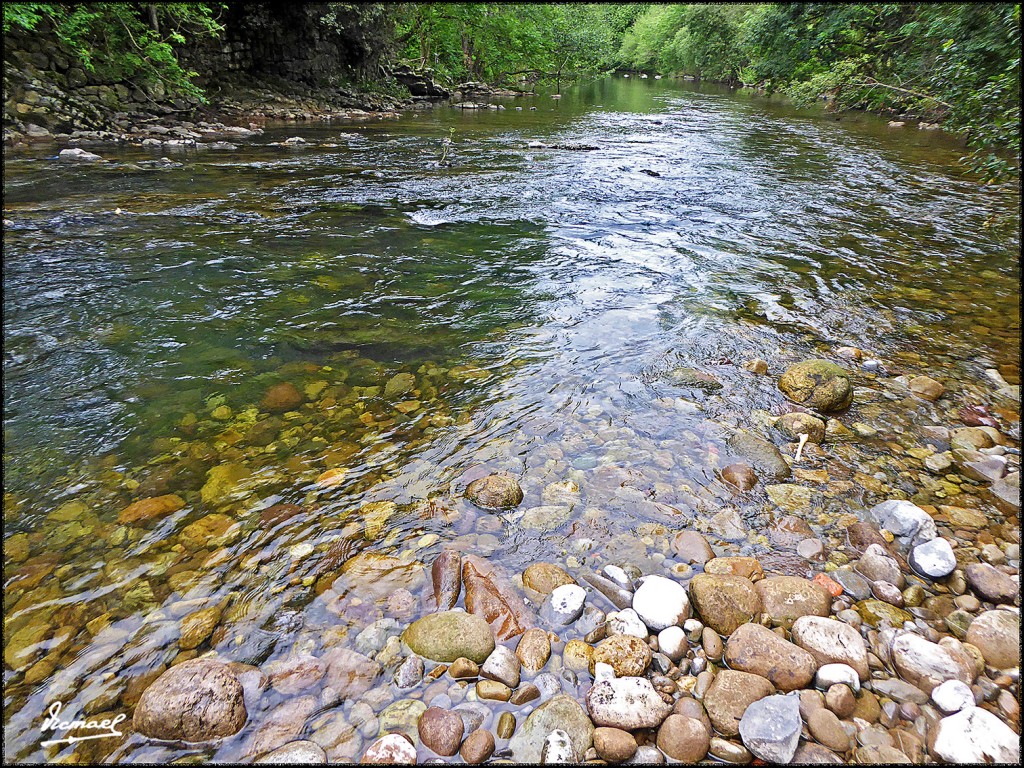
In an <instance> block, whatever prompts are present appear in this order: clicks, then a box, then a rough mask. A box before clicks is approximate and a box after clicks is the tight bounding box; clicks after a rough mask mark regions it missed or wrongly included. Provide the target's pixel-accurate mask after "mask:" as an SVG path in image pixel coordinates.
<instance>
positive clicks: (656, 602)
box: [633, 576, 690, 632]
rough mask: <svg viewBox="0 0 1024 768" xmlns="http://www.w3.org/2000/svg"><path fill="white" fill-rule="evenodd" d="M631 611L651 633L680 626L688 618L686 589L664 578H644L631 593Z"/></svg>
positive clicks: (688, 609)
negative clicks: (634, 612)
mask: <svg viewBox="0 0 1024 768" xmlns="http://www.w3.org/2000/svg"><path fill="white" fill-rule="evenodd" d="M633 610H634V611H636V614H637V616H639V617H640V620H641V621H643V623H644V624H646V625H647V627H648V628H649V629H650V630H651V631H652V632H660V631H661V630H663V629H665V628H667V627H673V626H682V624H683V622H684V621H686V620H687V619H688V618H690V600H689V598H688V597H687V596H686V588H685V587H683V585H682V584H680V583H679V582H677V581H673V580H672V579H667V578H665V577H664V576H645V577H644V578H643V579H642V580H641V582H640V586H639V587H638V588H637V590H636V592H634V593H633Z"/></svg>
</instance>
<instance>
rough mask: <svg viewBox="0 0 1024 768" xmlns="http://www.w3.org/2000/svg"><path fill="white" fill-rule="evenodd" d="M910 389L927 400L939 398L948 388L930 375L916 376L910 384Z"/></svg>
mask: <svg viewBox="0 0 1024 768" xmlns="http://www.w3.org/2000/svg"><path fill="white" fill-rule="evenodd" d="M908 387H909V388H910V391H911V392H913V393H914V394H915V395H917V396H918V397H921V398H924V399H925V400H938V399H939V398H940V397H942V395H943V394H944V393H945V391H946V388H945V387H944V386H942V384H941V383H939V382H937V381H936V380H935V379H933V378H931V377H929V376H915V377H914V378H912V379H911V380H910V383H909V384H908Z"/></svg>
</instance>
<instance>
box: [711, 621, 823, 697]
mask: <svg viewBox="0 0 1024 768" xmlns="http://www.w3.org/2000/svg"><path fill="white" fill-rule="evenodd" d="M725 660H726V663H728V665H729V667H730V668H731V669H736V670H739V671H740V672H750V673H751V674H754V675H760V676H761V677H764V678H766V679H767V680H768V681H769V682H771V683H772V685H774V686H775V687H776V688H777V689H778V690H780V691H795V690H797V689H799V688H803V687H805V686H806V685H808V684H809V683H810V682H811V680H813V679H814V673H815V672H816V671H817V670H818V664H817V662H816V661H815V660H814V657H813V656H812V655H811V654H810V653H808V652H807V651H805V650H804V649H803V648H800V647H799V646H797V645H794V644H793V643H791V642H789V641H788V640H784V639H782V638H781V637H779V636H778V635H777V634H775V633H774V632H772V631H771V630H770V629H767V628H766V627H762V626H761V625H760V624H744V625H743V626H741V627H739V628H737V629H736V630H735V631H734V632H733V633H732V635H731V636H730V637H729V642H728V644H727V645H726V648H725Z"/></svg>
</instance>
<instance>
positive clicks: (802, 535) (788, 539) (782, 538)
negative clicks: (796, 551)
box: [768, 515, 814, 547]
mask: <svg viewBox="0 0 1024 768" xmlns="http://www.w3.org/2000/svg"><path fill="white" fill-rule="evenodd" d="M809 536H814V531H813V530H812V529H811V526H809V525H808V524H807V521H806V520H804V519H803V518H802V517H797V516H796V515H783V516H782V517H780V518H779V519H778V520H776V521H775V522H774V523H773V524H772V525H771V527H770V528H769V529H768V541H769V542H771V544H772V545H773V546H776V547H795V546H796V545H797V544H799V543H800V542H801V541H802V540H803V539H806V538H808V537H809Z"/></svg>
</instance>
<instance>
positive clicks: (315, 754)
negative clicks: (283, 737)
mask: <svg viewBox="0 0 1024 768" xmlns="http://www.w3.org/2000/svg"><path fill="white" fill-rule="evenodd" d="M255 762H256V763H258V764H261V765H266V764H270V765H296V764H298V765H319V764H323V763H326V762H327V753H326V752H324V749H323V747H321V746H320V745H319V744H316V743H314V742H312V741H290V742H288V743H287V744H285V745H284V746H283V747H278V748H277V749H275V750H274V751H273V752H268V753H267V754H265V755H264V756H263V757H261V758H259V759H258V760H256V761H255Z"/></svg>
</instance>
